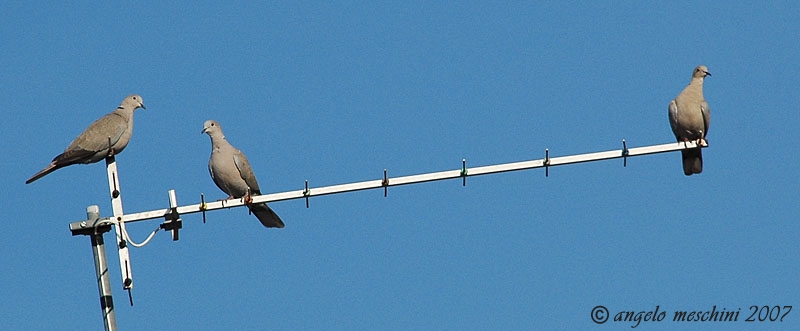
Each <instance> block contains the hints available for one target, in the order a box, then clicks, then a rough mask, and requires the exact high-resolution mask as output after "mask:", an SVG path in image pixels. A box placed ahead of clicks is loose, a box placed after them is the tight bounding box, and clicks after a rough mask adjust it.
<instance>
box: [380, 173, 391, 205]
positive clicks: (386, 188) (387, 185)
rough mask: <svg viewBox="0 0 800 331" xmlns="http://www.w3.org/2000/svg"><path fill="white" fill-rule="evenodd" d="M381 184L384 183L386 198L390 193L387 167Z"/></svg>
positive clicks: (384, 195)
mask: <svg viewBox="0 0 800 331" xmlns="http://www.w3.org/2000/svg"><path fill="white" fill-rule="evenodd" d="M381 185H383V197H384V198H385V197H387V196H388V195H389V177H387V176H386V169H383V181H382V182H381Z"/></svg>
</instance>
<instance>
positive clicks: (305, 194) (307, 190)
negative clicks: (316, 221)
mask: <svg viewBox="0 0 800 331" xmlns="http://www.w3.org/2000/svg"><path fill="white" fill-rule="evenodd" d="M310 195H311V191H310V190H309V189H308V179H306V188H305V189H304V190H303V196H304V197H305V198H306V208H308V196H310Z"/></svg>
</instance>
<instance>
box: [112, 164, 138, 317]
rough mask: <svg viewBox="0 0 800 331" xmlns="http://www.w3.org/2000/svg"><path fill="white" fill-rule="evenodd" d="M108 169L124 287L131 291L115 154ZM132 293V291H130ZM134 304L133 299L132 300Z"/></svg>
mask: <svg viewBox="0 0 800 331" xmlns="http://www.w3.org/2000/svg"><path fill="white" fill-rule="evenodd" d="M106 171H107V172H108V189H109V192H110V193H111V209H113V214H114V217H115V218H117V220H118V221H120V222H119V223H117V225H116V226H114V229H115V230H116V233H117V244H116V246H117V252H118V253H119V268H120V274H121V275H122V288H123V289H125V290H128V291H130V290H131V289H132V288H133V275H132V273H131V256H130V253H128V242H127V241H125V238H124V236H123V235H122V233H123V232H124V231H125V223H123V222H122V221H121V217H122V215H123V212H122V194H121V192H120V187H119V172H117V161H116V159H115V158H114V156H113V155H112V156H109V157H107V158H106ZM129 294H130V293H129ZM131 306H133V301H131Z"/></svg>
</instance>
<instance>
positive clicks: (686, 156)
mask: <svg viewBox="0 0 800 331" xmlns="http://www.w3.org/2000/svg"><path fill="white" fill-rule="evenodd" d="M681 157H682V159H683V173H684V174H685V175H686V176H691V175H692V174H699V173H701V172H703V152H702V151H701V150H700V149H699V148H694V149H685V150H682V151H681Z"/></svg>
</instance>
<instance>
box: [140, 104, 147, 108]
mask: <svg viewBox="0 0 800 331" xmlns="http://www.w3.org/2000/svg"><path fill="white" fill-rule="evenodd" d="M139 106H140V107H142V109H147V107H145V106H144V103H139Z"/></svg>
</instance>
